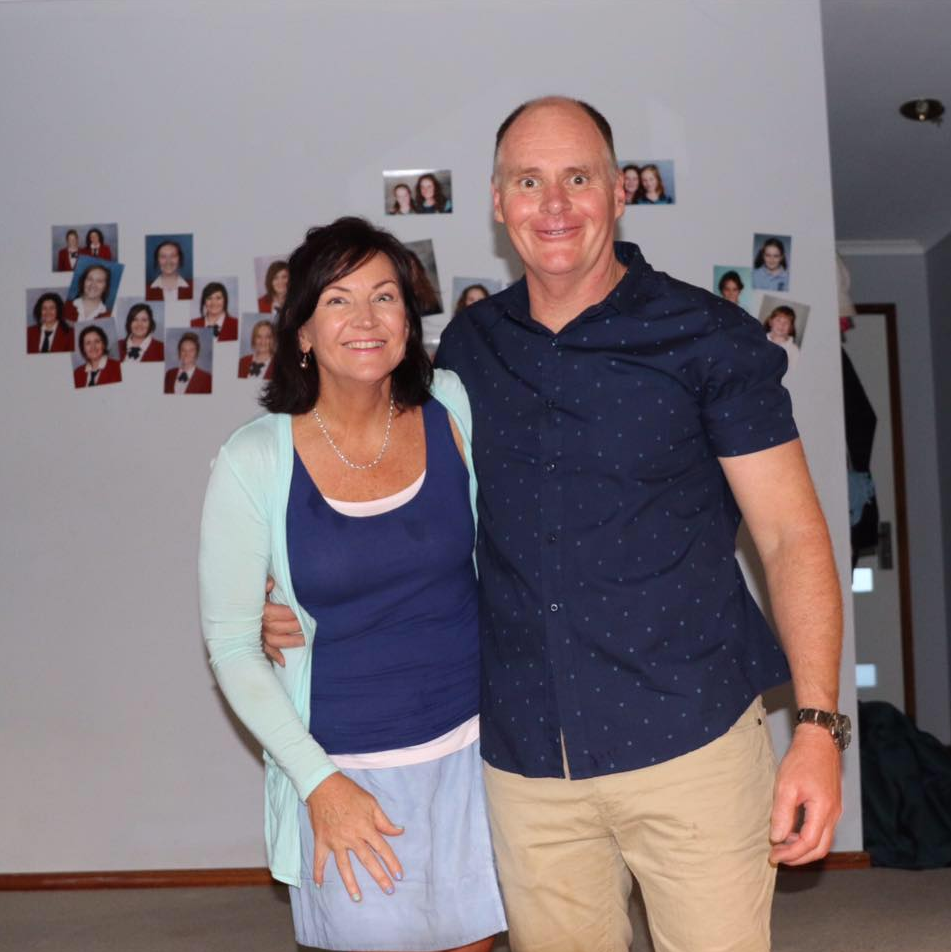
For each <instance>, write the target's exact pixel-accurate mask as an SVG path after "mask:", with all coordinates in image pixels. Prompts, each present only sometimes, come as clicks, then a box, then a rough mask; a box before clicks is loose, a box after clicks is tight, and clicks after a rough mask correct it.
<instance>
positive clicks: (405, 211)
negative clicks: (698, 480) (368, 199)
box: [390, 182, 416, 215]
mask: <svg viewBox="0 0 951 952" xmlns="http://www.w3.org/2000/svg"><path fill="white" fill-rule="evenodd" d="M390 214H391V215H415V214H416V203H415V202H414V201H413V192H412V190H411V189H410V187H409V186H408V185H407V184H406V183H405V182H398V183H397V184H396V185H394V186H393V204H392V205H391V206H390Z"/></svg>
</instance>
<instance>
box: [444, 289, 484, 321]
mask: <svg viewBox="0 0 951 952" xmlns="http://www.w3.org/2000/svg"><path fill="white" fill-rule="evenodd" d="M488 296H489V289H488V288H487V287H486V286H485V285H484V284H470V285H469V286H468V287H465V288H463V289H462V293H461V294H460V295H459V298H458V300H457V301H456V306H455V308H453V312H452V313H453V316H455V315H456V314H459V313H460V312H462V311H464V310H465V309H466V308H467V307H468V306H469V305H470V304H475V302H476V301H481V300H482V299H483V298H487V297H488Z"/></svg>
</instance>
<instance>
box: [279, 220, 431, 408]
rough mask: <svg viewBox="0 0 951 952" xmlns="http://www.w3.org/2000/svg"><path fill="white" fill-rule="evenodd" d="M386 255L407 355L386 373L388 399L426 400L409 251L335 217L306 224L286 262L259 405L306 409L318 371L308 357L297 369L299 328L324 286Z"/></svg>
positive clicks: (313, 399) (412, 403) (405, 403)
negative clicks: (402, 312) (402, 313)
mask: <svg viewBox="0 0 951 952" xmlns="http://www.w3.org/2000/svg"><path fill="white" fill-rule="evenodd" d="M377 254H384V255H386V256H387V258H389V259H390V262H391V263H392V265H393V268H394V270H395V271H396V278H397V281H398V283H399V286H400V294H401V296H402V298H403V305H404V307H405V309H406V322H407V324H408V325H409V335H408V337H407V340H406V354H405V356H404V357H403V360H402V361H400V363H399V365H398V366H397V367H395V368H394V370H393V372H392V374H391V383H392V393H393V399H394V401H395V402H396V405H397V407H398V408H399V409H400V410H404V409H406V408H408V407H416V406H421V405H422V404H424V403H425V402H426V401H427V400H428V399H429V386H430V384H431V383H432V379H433V368H432V364H431V363H430V361H429V357H428V356H427V355H426V350H425V348H424V347H423V322H422V319H421V318H420V311H419V304H418V303H417V297H416V289H415V287H414V284H413V278H414V276H415V268H416V266H417V265H416V264H414V257H415V256H414V255H413V254H412V252H411V251H410V250H409V249H408V248H404V247H403V245H401V244H400V242H399V241H397V240H396V238H394V237H393V236H392V235H391V234H390V233H389V232H388V231H384V230H383V229H382V228H376V227H375V226H373V225H371V224H370V223H369V222H368V221H366V220H365V219H363V218H353V217H346V218H338V219H337V220H336V221H335V222H332V223H331V224H329V225H321V226H319V227H317V228H311V229H310V231H308V232H307V237H306V238H305V239H304V243H303V244H302V245H300V247H299V248H297V249H296V250H295V251H294V253H293V254H292V255H291V257H290V260H289V261H288V266H289V268H290V280H289V282H288V286H287V299H286V301H285V302H284V308H283V310H282V311H281V314H280V316H279V317H278V319H277V329H276V335H275V336H276V350H275V354H274V358H273V363H272V366H273V368H274V375H273V377H272V379H271V380H270V381H268V383H267V385H266V387H265V389H264V392H263V394H262V395H261V405H262V406H264V407H266V408H267V409H268V410H270V411H271V412H272V413H305V412H307V411H308V410H310V409H312V408H313V407H314V406H315V404H316V403H317V397H318V396H319V394H320V372H319V370H318V368H317V362H316V361H315V360H314V359H313V358H312V359H311V360H309V361H308V362H307V367H306V368H301V366H300V362H301V352H300V347H299V343H298V332H299V331H300V329H301V327H303V326H304V325H305V324H306V323H307V322H308V321H309V320H310V319H311V317H312V316H313V314H314V311H315V310H316V308H317V301H318V300H319V299H320V295H321V294H322V293H323V290H324V288H326V287H327V286H328V285H330V284H333V283H334V282H335V281H339V280H340V279H341V278H344V277H346V276H347V275H348V274H352V273H353V272H354V271H356V270H357V268H360V267H361V266H362V265H364V264H366V263H367V262H368V261H369V260H370V259H371V258H372V257H374V255H377Z"/></svg>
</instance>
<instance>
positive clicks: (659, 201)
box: [634, 163, 673, 205]
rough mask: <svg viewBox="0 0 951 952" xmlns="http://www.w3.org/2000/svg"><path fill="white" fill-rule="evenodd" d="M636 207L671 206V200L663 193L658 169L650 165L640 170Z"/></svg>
mask: <svg viewBox="0 0 951 952" xmlns="http://www.w3.org/2000/svg"><path fill="white" fill-rule="evenodd" d="M634 204H636V205H672V204H673V199H672V198H671V197H670V196H669V195H668V194H667V192H665V191H664V180H663V179H662V178H661V175H660V169H659V168H657V166H656V165H654V164H653V163H650V164H648V165H645V166H642V168H641V190H640V194H639V195H638V196H637V197H636V199H635V202H634Z"/></svg>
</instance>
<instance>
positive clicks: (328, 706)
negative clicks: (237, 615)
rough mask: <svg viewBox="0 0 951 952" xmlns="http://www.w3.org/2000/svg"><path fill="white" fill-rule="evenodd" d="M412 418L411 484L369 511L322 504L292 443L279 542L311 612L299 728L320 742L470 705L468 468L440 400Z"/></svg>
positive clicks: (369, 736) (360, 737) (365, 737)
mask: <svg viewBox="0 0 951 952" xmlns="http://www.w3.org/2000/svg"><path fill="white" fill-rule="evenodd" d="M423 425H424V427H425V431H426V475H425V477H424V479H423V484H422V486H421V487H420V489H419V491H418V492H417V493H416V495H415V496H414V497H413V498H412V499H411V500H409V501H408V502H407V503H405V504H404V505H402V506H399V507H397V508H396V509H392V510H390V511H389V512H384V513H381V514H380V515H376V516H346V515H343V514H342V513H339V512H337V511H336V510H334V509H332V508H331V507H330V506H329V505H327V502H326V501H325V500H324V498H323V496H322V495H321V494H320V491H319V490H318V489H317V487H316V486H315V485H314V482H313V480H312V479H311V478H310V474H309V473H308V472H307V470H306V468H305V467H304V464H303V463H302V462H301V460H300V457H298V455H297V453H296V452H295V453H294V473H293V477H292V479H291V490H290V496H289V498H288V503H287V551H288V557H289V560H290V569H291V581H292V583H293V585H294V592H295V594H296V595H297V599H298V601H299V602H300V604H301V605H303V606H304V608H305V609H306V610H307V611H308V612H309V613H310V614H311V616H312V617H313V618H314V619H315V620H316V622H317V633H316V635H315V638H314V650H313V660H312V669H311V690H310V732H311V734H313V736H314V737H315V738H316V739H317V741H318V743H320V744H321V746H322V747H323V748H324V749H325V750H326V751H327V752H328V753H330V754H362V753H371V752H375V751H380V750H394V749H399V748H402V747H409V746H411V745H413V744H421V743H423V742H425V741H428V740H432V739H433V738H434V737H439V736H440V734H444V733H446V731H449V730H451V729H452V728H454V727H457V726H458V725H459V724H461V723H462V722H463V721H465V720H467V719H468V718H470V717H472V716H473V715H475V714H476V713H478V709H479V643H478V638H479V629H478V618H477V600H478V599H477V594H476V578H475V570H474V568H473V563H472V549H473V544H474V540H475V527H474V524H473V519H472V510H471V508H470V505H469V473H468V470H467V469H466V466H465V464H464V463H463V461H462V459H461V457H460V456H459V451H458V449H457V448H456V444H455V442H454V441H453V437H452V431H451V429H450V427H449V418H448V415H447V413H446V409H445V408H444V407H443V406H442V404H440V403H438V402H437V401H436V400H429V401H428V402H427V403H426V404H425V405H424V406H423Z"/></svg>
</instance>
